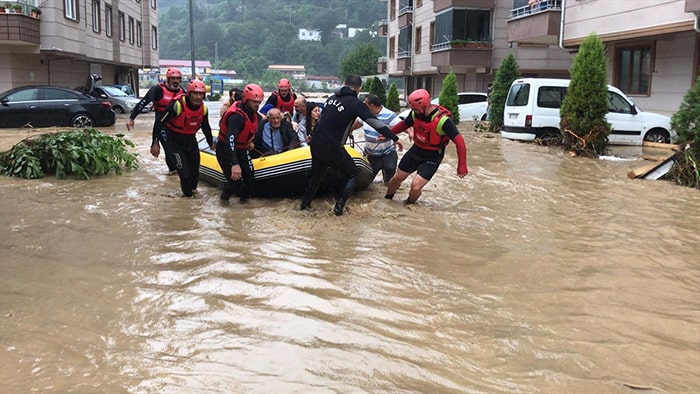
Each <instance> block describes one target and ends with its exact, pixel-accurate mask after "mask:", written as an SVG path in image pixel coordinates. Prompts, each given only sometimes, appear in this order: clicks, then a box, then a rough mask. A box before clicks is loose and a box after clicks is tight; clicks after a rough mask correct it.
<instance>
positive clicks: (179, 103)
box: [160, 79, 216, 197]
mask: <svg viewBox="0 0 700 394" xmlns="http://www.w3.org/2000/svg"><path fill="white" fill-rule="evenodd" d="M206 93H207V89H206V86H204V82H202V81H200V80H198V79H194V80H192V81H190V83H188V84H187V94H186V95H184V96H180V97H179V98H177V99H176V100H175V101H173V102H172V103H170V105H168V106H167V108H166V109H165V111H164V112H163V116H162V117H161V118H160V121H161V123H162V124H163V127H164V129H165V130H166V132H167V134H166V138H167V139H166V146H167V147H168V148H167V149H166V152H169V154H170V155H171V160H172V162H173V163H174V164H175V168H176V169H177V173H178V175H179V176H180V188H181V189H182V193H183V194H184V195H185V196H186V197H192V196H193V195H194V194H196V193H197V183H198V182H199V146H198V144H197V138H196V137H195V135H196V134H197V130H199V129H200V128H201V129H202V132H203V133H204V137H205V138H206V140H207V145H209V146H210V147H211V148H212V149H216V145H214V139H213V137H212V134H211V126H210V125H209V114H208V108H207V106H206V104H204V95H206Z"/></svg>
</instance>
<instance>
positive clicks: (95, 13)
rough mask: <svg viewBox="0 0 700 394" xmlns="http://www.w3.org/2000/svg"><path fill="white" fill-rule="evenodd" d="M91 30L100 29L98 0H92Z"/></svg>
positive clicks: (96, 30) (97, 30) (97, 31)
mask: <svg viewBox="0 0 700 394" xmlns="http://www.w3.org/2000/svg"><path fill="white" fill-rule="evenodd" d="M92 31H94V32H95V33H99V32H101V31H102V24H101V23H100V1H99V0H92Z"/></svg>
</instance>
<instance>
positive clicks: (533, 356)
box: [0, 115, 700, 393]
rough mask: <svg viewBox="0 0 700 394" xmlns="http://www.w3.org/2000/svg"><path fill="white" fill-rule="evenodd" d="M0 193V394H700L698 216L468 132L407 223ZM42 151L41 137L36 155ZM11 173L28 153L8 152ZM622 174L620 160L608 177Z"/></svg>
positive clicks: (383, 206)
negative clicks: (460, 165)
mask: <svg viewBox="0 0 700 394" xmlns="http://www.w3.org/2000/svg"><path fill="white" fill-rule="evenodd" d="M151 119H152V118H151V117H150V115H141V116H140V117H139V118H138V119H137V128H136V130H135V131H132V132H129V133H126V130H125V128H124V122H125V120H126V118H125V117H124V115H121V116H120V117H119V120H118V124H117V125H116V126H115V127H113V128H106V129H104V131H105V132H107V133H116V132H123V133H126V134H127V136H128V137H129V138H130V139H131V140H132V141H134V142H135V143H136V144H137V149H138V152H139V154H140V155H141V156H140V158H141V168H140V169H139V170H137V171H132V172H127V173H125V174H124V175H122V176H105V177H100V178H97V179H93V180H91V181H77V180H56V179H53V178H44V179H41V180H23V179H15V178H7V177H0V231H1V233H0V392H2V393H28V392H76V393H121V392H124V393H312V392H313V393H335V392H341V393H360V392H365V393H377V392H387V393H400V392H406V393H408V392H424V393H471V392H483V393H487V392H488V393H500V392H502V393H630V392H644V393H649V392H673V393H691V392H699V391H700V271H699V265H700V257H699V255H700V193H699V192H698V191H697V190H693V189H688V188H683V187H678V186H674V185H672V184H670V183H668V182H665V181H647V180H631V179H628V178H627V175H626V174H627V172H628V171H630V170H631V169H633V168H636V167H639V166H642V165H644V164H646V163H645V162H644V161H643V160H641V159H639V158H638V156H639V155H641V153H642V149H641V148H624V149H623V148H619V149H618V150H617V155H618V156H620V157H617V158H609V159H608V160H592V159H584V158H575V157H570V156H569V155H567V154H566V153H564V152H561V151H560V150H558V148H547V147H542V146H537V145H533V144H523V143H517V142H513V141H507V140H503V139H501V138H500V137H499V136H494V135H487V134H482V133H475V132H473V131H470V130H468V129H466V128H465V130H464V131H463V134H464V137H465V139H466V142H467V145H468V148H469V169H470V174H469V176H467V177H466V178H464V179H459V178H458V177H457V176H456V174H455V172H456V159H455V154H454V147H453V146H450V147H449V148H448V154H447V156H446V160H445V162H444V163H443V165H442V166H441V167H440V170H439V171H438V174H437V175H436V177H435V178H434V179H433V181H432V182H430V183H429V184H428V186H427V187H426V189H425V192H424V194H423V196H422V198H421V199H420V201H419V203H418V204H416V205H412V206H409V207H405V206H404V205H402V204H401V202H400V201H401V200H403V199H404V198H405V196H406V194H407V187H406V185H404V186H403V187H402V189H400V190H399V192H398V193H397V201H386V200H384V199H383V198H382V196H383V194H384V187H382V186H380V185H378V184H373V185H371V186H370V187H369V188H368V189H367V190H365V191H361V192H358V193H356V194H355V195H354V197H353V198H352V199H351V201H350V202H349V204H348V210H349V212H348V213H347V214H346V215H344V216H342V217H335V216H333V214H332V203H333V201H332V200H330V199H326V198H321V199H317V200H315V201H314V203H313V209H312V210H311V211H308V212H301V211H299V210H298V204H299V201H298V200H292V199H272V200H262V199H253V200H252V202H251V203H250V204H248V205H246V206H240V205H239V204H238V202H237V201H236V200H233V199H232V203H230V204H222V203H221V202H220V201H219V193H218V191H217V190H215V189H213V188H211V187H209V186H207V185H206V184H202V185H201V186H200V196H199V197H198V198H195V199H187V198H182V197H180V192H179V187H178V182H177V178H176V177H172V176H167V175H164V173H165V171H166V167H165V164H164V163H163V160H162V159H154V158H152V157H150V155H148V144H149V141H150V122H151ZM30 134H31V133H30ZM0 135H1V137H0V149H2V150H6V149H7V148H9V147H10V146H12V144H14V143H15V142H17V140H18V139H21V138H23V137H24V136H25V135H27V132H26V131H23V130H1V131H0ZM613 154H616V153H613Z"/></svg>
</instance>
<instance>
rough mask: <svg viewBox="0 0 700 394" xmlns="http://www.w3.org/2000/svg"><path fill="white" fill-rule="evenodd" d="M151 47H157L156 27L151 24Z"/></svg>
mask: <svg viewBox="0 0 700 394" xmlns="http://www.w3.org/2000/svg"><path fill="white" fill-rule="evenodd" d="M151 48H152V49H158V28H157V27H155V26H151Z"/></svg>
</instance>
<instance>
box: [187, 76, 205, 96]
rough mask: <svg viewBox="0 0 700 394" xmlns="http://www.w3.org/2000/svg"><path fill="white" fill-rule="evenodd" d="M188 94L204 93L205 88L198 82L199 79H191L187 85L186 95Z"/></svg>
mask: <svg viewBox="0 0 700 394" xmlns="http://www.w3.org/2000/svg"><path fill="white" fill-rule="evenodd" d="M190 92H195V93H206V92H207V87H206V86H204V82H202V81H200V80H199V79H193V80H191V81H190V83H188V84H187V93H190Z"/></svg>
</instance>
